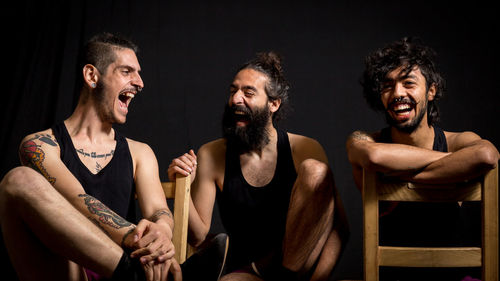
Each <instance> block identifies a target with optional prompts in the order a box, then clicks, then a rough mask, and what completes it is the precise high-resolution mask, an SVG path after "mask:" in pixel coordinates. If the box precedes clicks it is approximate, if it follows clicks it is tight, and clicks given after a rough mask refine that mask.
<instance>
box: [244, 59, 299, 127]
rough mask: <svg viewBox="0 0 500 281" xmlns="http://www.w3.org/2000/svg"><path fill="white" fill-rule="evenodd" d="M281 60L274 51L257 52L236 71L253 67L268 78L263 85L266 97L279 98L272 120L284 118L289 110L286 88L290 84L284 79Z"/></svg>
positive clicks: (288, 87)
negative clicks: (278, 104) (279, 101)
mask: <svg viewBox="0 0 500 281" xmlns="http://www.w3.org/2000/svg"><path fill="white" fill-rule="evenodd" d="M281 62H282V57H281V56H280V55H279V54H278V53H276V52H274V51H270V52H263V53H257V55H256V57H255V58H254V59H252V60H251V61H249V62H246V63H245V64H243V65H242V66H241V67H240V68H238V70H237V71H236V73H238V72H240V71H241V70H243V69H253V70H255V71H259V72H261V73H263V74H265V75H266V76H267V77H268V78H269V82H268V83H267V84H266V86H265V90H266V94H267V97H268V98H269V99H270V100H277V99H280V100H281V104H280V107H279V108H278V110H277V111H276V112H275V113H274V114H273V117H272V118H273V121H279V120H281V119H284V117H285V115H286V113H287V111H288V110H289V102H288V90H289V89H290V84H289V83H288V81H287V80H286V79H285V75H284V73H283V67H282V65H281V64H282V63H281Z"/></svg>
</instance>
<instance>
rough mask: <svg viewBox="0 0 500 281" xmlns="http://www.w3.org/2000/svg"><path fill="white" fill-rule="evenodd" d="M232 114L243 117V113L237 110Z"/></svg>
mask: <svg viewBox="0 0 500 281" xmlns="http://www.w3.org/2000/svg"><path fill="white" fill-rule="evenodd" d="M234 113H235V114H239V115H245V113H244V112H243V111H239V110H237V111H235V112H234Z"/></svg>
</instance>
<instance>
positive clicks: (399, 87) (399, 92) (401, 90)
mask: <svg viewBox="0 0 500 281" xmlns="http://www.w3.org/2000/svg"><path fill="white" fill-rule="evenodd" d="M393 95H394V97H397V98H399V97H404V96H406V88H405V87H404V86H403V83H400V82H398V83H396V85H394V90H393Z"/></svg>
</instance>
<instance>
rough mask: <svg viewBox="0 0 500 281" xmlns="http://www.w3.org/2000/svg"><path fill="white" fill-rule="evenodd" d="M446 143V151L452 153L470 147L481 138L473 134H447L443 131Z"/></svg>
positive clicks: (467, 132) (469, 132) (468, 132)
mask: <svg viewBox="0 0 500 281" xmlns="http://www.w3.org/2000/svg"><path fill="white" fill-rule="evenodd" d="M444 135H445V137H446V142H447V143H448V150H449V151H450V152H454V151H457V150H460V149H462V148H464V147H466V146H469V145H472V144H474V143H476V142H477V141H480V140H481V137H480V136H479V135H477V134H476V133H474V132H471V131H464V132H448V131H445V132H444Z"/></svg>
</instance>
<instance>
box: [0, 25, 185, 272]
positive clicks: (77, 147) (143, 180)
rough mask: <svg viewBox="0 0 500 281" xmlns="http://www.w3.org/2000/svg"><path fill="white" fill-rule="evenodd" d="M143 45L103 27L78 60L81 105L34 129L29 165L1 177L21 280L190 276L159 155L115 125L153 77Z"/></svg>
mask: <svg viewBox="0 0 500 281" xmlns="http://www.w3.org/2000/svg"><path fill="white" fill-rule="evenodd" d="M136 52H137V47H136V46H135V44H133V43H132V42H130V41H128V40H126V39H123V38H120V37H117V36H115V35H112V34H109V33H103V34H99V35H96V36H94V37H93V38H92V39H91V40H90V41H89V42H88V43H87V44H86V46H85V49H84V51H83V53H82V56H81V59H80V61H79V63H80V64H79V66H80V67H81V70H82V79H81V81H79V82H80V83H81V91H80V98H79V101H78V104H77V106H76V109H75V110H74V112H73V113H72V114H71V116H70V117H69V118H68V119H66V120H64V121H63V122H60V123H57V124H55V125H54V126H53V127H52V128H50V129H47V130H45V131H42V132H38V133H34V134H31V135H28V136H26V137H25V138H24V139H23V141H22V143H21V145H20V148H19V156H20V159H21V162H22V164H23V165H24V166H23V167H18V168H15V169H13V170H11V171H10V172H9V173H8V174H7V175H6V176H5V177H4V179H3V180H2V182H1V184H0V215H1V216H0V218H1V227H2V232H3V235H4V241H5V243H6V246H7V250H8V253H9V256H10V258H11V261H12V263H13V266H14V268H15V269H16V272H17V274H18V277H19V278H20V279H21V280H40V279H43V280H45V279H50V280H104V279H106V280H166V279H167V277H168V276H169V278H170V277H173V278H174V280H180V279H182V273H181V267H180V266H179V264H178V263H177V262H176V261H175V259H174V258H173V255H174V251H175V249H174V247H173V245H172V243H171V239H172V229H173V219H172V214H171V212H170V210H169V208H168V206H167V204H166V200H165V197H164V194H163V191H162V188H161V183H160V178H159V174H158V163H157V160H156V157H155V155H154V153H153V151H152V150H151V148H150V147H149V146H148V145H146V144H144V143H140V142H137V141H134V140H131V139H128V138H125V137H124V136H122V135H121V134H120V133H119V132H117V131H116V130H114V129H113V127H112V126H113V124H115V123H118V124H123V123H125V121H126V117H127V113H128V108H129V105H130V102H131V101H132V99H133V98H134V97H135V96H136V95H138V94H139V93H140V91H141V90H142V88H143V87H144V83H143V81H142V79H141V76H140V74H139V72H140V70H141V67H140V65H139V62H138V60H137V57H136ZM135 195H137V199H138V202H139V206H140V208H141V212H142V215H143V217H144V219H142V220H140V221H139V223H138V224H137V225H135V224H134V223H132V222H135V214H136V210H135V208H136V207H135V206H136V205H135V199H134V198H135ZM54 269H56V270H54ZM182 271H185V270H184V268H183V269H182ZM169 274H170V275H169ZM184 279H185V280H186V279H189V278H184Z"/></svg>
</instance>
